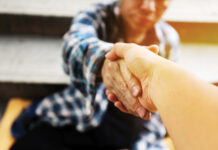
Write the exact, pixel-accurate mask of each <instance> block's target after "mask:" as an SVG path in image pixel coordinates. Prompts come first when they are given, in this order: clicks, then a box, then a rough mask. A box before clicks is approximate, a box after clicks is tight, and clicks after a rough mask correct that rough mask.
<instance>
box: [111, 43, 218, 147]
mask: <svg viewBox="0 0 218 150" xmlns="http://www.w3.org/2000/svg"><path fill="white" fill-rule="evenodd" d="M131 49H134V52H133V51H132V50H131ZM113 51H114V52H115V53H113V52H111V53H110V54H108V55H107V57H108V58H110V59H114V58H116V57H117V56H119V57H121V58H123V59H124V60H125V62H126V64H127V66H128V68H129V69H130V71H131V72H132V73H133V74H134V75H135V76H136V77H138V78H139V79H140V82H141V84H142V88H143V95H144V94H146V95H148V96H147V97H143V96H142V97H141V102H142V105H143V106H144V107H146V108H147V109H149V110H150V111H155V110H156V109H157V110H158V112H159V113H160V115H161V118H162V120H163V122H164V124H165V126H166V127H167V129H168V132H169V134H170V136H171V137H172V139H173V141H174V143H175V146H176V148H177V149H179V150H186V149H202V150H203V149H217V147H218V143H217V134H218V131H217V125H218V118H217V117H216V116H217V114H218V89H217V87H215V86H213V85H211V84H209V83H206V82H204V81H203V80H201V79H199V78H198V77H196V76H195V75H193V74H191V73H190V72H188V71H186V70H185V69H183V68H181V67H180V66H178V65H176V64H174V63H172V62H170V61H168V60H166V59H163V58H161V57H159V56H157V55H155V54H153V53H151V52H149V51H147V50H145V48H142V47H140V46H137V45H133V44H131V45H127V44H117V45H115V47H114V48H113ZM144 85H145V86H144ZM149 101H150V102H149Z"/></svg>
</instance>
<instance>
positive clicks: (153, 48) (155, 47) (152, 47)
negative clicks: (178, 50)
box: [147, 45, 159, 54]
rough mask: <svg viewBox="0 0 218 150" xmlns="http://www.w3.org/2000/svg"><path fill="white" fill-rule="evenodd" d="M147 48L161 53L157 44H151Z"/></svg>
mask: <svg viewBox="0 0 218 150" xmlns="http://www.w3.org/2000/svg"><path fill="white" fill-rule="evenodd" d="M147 48H148V49H149V50H150V51H152V52H153V53H155V54H158V53H159V47H158V46H157V45H150V46H148V47H147Z"/></svg>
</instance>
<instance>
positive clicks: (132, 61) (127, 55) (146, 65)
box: [106, 43, 158, 119]
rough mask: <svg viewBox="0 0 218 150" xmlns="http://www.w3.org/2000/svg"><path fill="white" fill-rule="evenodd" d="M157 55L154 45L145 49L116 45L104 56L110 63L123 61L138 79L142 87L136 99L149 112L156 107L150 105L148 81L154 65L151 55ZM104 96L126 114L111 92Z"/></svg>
mask: <svg viewBox="0 0 218 150" xmlns="http://www.w3.org/2000/svg"><path fill="white" fill-rule="evenodd" d="M151 52H153V53H151ZM157 53H158V47H157V46H156V45H152V46H148V47H145V46H138V45H136V44H125V43H117V44H115V46H114V47H113V48H112V50H111V51H110V52H109V53H108V54H107V55H106V58H107V59H109V60H111V61H115V60H118V59H124V61H125V63H126V65H127V67H128V69H129V70H130V72H131V73H132V74H133V75H134V76H135V77H136V78H138V79H139V81H140V83H141V85H143V86H142V94H141V95H138V97H137V98H138V100H139V102H140V104H141V105H142V106H143V107H144V108H146V109H147V110H149V111H151V112H154V111H156V107H155V106H154V104H153V103H152V100H151V98H150V96H149V83H150V80H151V79H152V65H153V64H154V63H153V60H152V55H154V54H157ZM145 60H146V62H145ZM145 73H146V74H145ZM127 82H128V81H127ZM106 95H107V97H108V99H109V100H110V101H111V102H113V103H114V105H115V106H116V107H117V108H119V109H120V110H121V111H122V112H126V113H128V111H127V109H126V106H125V104H124V103H123V101H122V100H120V99H119V98H117V97H116V96H115V95H114V94H113V92H111V91H110V90H107V91H106ZM147 110H146V119H149V118H150V113H148V112H149V111H147ZM143 111H144V110H143V108H138V109H137V112H138V114H143ZM131 114H132V113H131ZM147 114H149V115H147ZM139 116H140V115H139ZM141 118H142V117H141ZM144 118H145V117H144Z"/></svg>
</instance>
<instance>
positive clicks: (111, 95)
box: [108, 93, 118, 103]
mask: <svg viewBox="0 0 218 150" xmlns="http://www.w3.org/2000/svg"><path fill="white" fill-rule="evenodd" d="M108 100H110V101H111V102H113V103H114V102H116V101H118V99H117V97H116V96H115V95H114V94H113V93H112V94H109V95H108Z"/></svg>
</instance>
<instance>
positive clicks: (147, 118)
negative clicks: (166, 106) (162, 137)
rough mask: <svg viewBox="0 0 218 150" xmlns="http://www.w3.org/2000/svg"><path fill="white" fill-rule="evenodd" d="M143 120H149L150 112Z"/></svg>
mask: <svg viewBox="0 0 218 150" xmlns="http://www.w3.org/2000/svg"><path fill="white" fill-rule="evenodd" d="M144 119H145V120H150V119H151V112H147V114H146V116H145V118H144Z"/></svg>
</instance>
